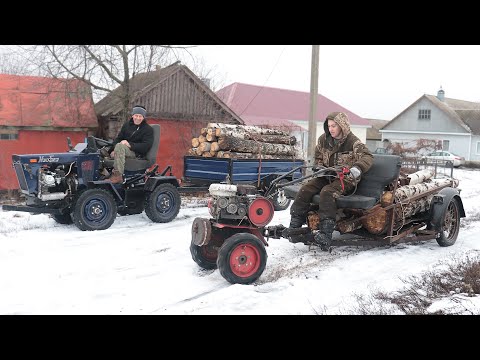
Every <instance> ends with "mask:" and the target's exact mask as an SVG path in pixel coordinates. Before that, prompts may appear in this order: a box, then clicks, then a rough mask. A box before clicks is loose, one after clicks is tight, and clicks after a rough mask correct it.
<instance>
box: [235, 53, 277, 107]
mask: <svg viewBox="0 0 480 360" xmlns="http://www.w3.org/2000/svg"><path fill="white" fill-rule="evenodd" d="M285 48H286V46H285V47H284V48H283V49H282V51H281V52H280V55H279V56H278V59H277V62H276V63H275V65H274V66H273V68H272V71H270V74H269V75H268V77H267V80H265V82H264V83H263V85H262V87H261V88H260V89H259V90H258V91H257V93H256V94H255V96H254V97H253V99H252V100H250V102H249V103H248V104H247V106H246V107H245V109H243V110H242V112H241V113H240V114H238V115H239V116H242V114H243V113H244V112H245V110H247V109H248V107H249V106H250V104H251V103H252V102H253V100H255V98H256V97H257V96H258V94H260V91H262V89H263V88H264V87H265V84H266V83H267V81H268V80H269V79H270V76H272V74H273V71H274V70H275V68H276V67H277V65H278V62H279V61H280V58H281V57H282V54H283V52H284V51H285Z"/></svg>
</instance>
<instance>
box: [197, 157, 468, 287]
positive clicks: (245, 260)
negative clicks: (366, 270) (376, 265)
mask: <svg viewBox="0 0 480 360" xmlns="http://www.w3.org/2000/svg"><path fill="white" fill-rule="evenodd" d="M299 168H306V166H304V165H302V166H300V167H299ZM299 168H296V169H292V172H294V171H298V170H299ZM400 168H401V158H400V157H399V156H396V155H378V154H375V155H374V163H373V165H372V167H371V169H370V170H369V171H368V172H366V173H365V174H364V175H363V178H362V180H361V181H360V183H359V184H358V187H357V188H356V189H355V191H354V192H353V193H352V194H348V195H344V196H340V197H339V198H338V199H337V200H336V202H337V207H338V211H337V219H336V227H335V229H336V230H337V231H338V232H339V233H340V234H354V235H358V236H356V237H354V238H353V237H351V236H350V237H349V239H347V240H345V239H342V236H340V237H335V238H334V242H333V245H334V246H335V245H392V244H397V243H401V242H410V241H421V240H431V239H435V240H436V241H437V243H438V244H439V245H440V246H451V245H453V244H454V243H455V241H456V239H457V237H458V233H459V229H460V218H462V217H465V211H464V208H463V203H462V200H461V197H460V189H458V180H456V179H453V178H438V179H434V178H432V176H433V173H432V172H431V171H428V170H422V171H419V172H417V173H414V174H410V175H408V176H406V175H401V172H400ZM347 173H348V169H347V168H336V167H330V168H321V169H320V170H318V171H315V172H313V173H312V174H310V175H306V176H303V177H301V178H299V179H293V180H291V181H287V182H284V181H282V180H284V179H285V178H288V176H289V173H286V174H284V175H283V176H280V177H278V178H276V179H274V180H273V181H272V182H271V184H270V187H269V189H267V191H265V192H264V193H263V194H261V195H260V194H259V193H258V191H256V189H255V187H253V186H248V185H231V184H212V185H211V186H210V195H211V197H212V199H211V200H210V202H209V210H210V215H211V218H209V219H206V218H196V219H195V220H194V222H193V224H192V240H191V244H190V252H191V254H192V258H193V260H194V261H195V262H196V263H197V264H198V265H199V266H200V267H202V268H204V269H215V268H218V269H219V271H220V273H221V275H222V276H223V277H224V278H225V279H226V280H227V281H229V282H230V283H239V284H250V283H252V282H254V281H255V280H257V279H258V278H259V277H260V276H261V274H262V273H263V271H264V269H265V266H266V262H267V252H266V249H265V247H266V246H268V241H269V239H270V238H273V239H279V238H282V237H283V238H286V239H288V240H289V241H290V242H292V243H298V242H301V243H304V244H306V245H311V244H314V240H313V237H314V234H315V233H316V231H318V230H317V226H318V222H319V218H318V214H317V211H316V210H317V209H318V200H319V196H318V195H316V196H314V197H313V199H312V204H311V211H310V212H309V214H308V220H307V226H305V227H302V228H299V229H290V228H286V227H285V226H283V225H281V224H280V225H274V226H268V224H269V223H270V221H271V220H272V218H273V207H272V203H271V201H270V199H271V198H272V197H273V196H275V194H276V193H278V191H282V190H283V192H284V194H285V196H286V197H287V198H289V199H294V198H295V195H296V194H297V192H298V191H299V189H300V187H301V183H302V182H303V181H304V180H307V179H310V178H312V177H319V176H328V177H338V178H340V179H341V178H342V176H344V175H345V174H347ZM233 210H235V211H233Z"/></svg>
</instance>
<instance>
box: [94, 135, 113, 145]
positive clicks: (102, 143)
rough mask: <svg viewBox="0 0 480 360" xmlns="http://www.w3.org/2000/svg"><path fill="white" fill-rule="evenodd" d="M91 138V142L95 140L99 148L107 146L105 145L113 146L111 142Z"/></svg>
mask: <svg viewBox="0 0 480 360" xmlns="http://www.w3.org/2000/svg"><path fill="white" fill-rule="evenodd" d="M92 138H93V140H95V142H96V143H97V144H98V145H99V146H107V145H112V144H113V141H109V140H104V139H100V138H97V137H95V136H92Z"/></svg>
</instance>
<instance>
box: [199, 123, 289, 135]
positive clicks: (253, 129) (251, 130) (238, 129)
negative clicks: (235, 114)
mask: <svg viewBox="0 0 480 360" xmlns="http://www.w3.org/2000/svg"><path fill="white" fill-rule="evenodd" d="M207 127H209V128H210V127H212V128H216V129H221V130H222V132H221V134H227V133H228V132H229V131H230V132H234V133H238V134H242V135H245V134H250V135H251V134H259V135H284V136H288V135H289V134H288V133H287V132H286V131H283V130H277V129H270V128H261V127H258V126H248V125H231V124H223V123H208V125H207ZM217 136H220V135H217ZM242 138H243V136H242Z"/></svg>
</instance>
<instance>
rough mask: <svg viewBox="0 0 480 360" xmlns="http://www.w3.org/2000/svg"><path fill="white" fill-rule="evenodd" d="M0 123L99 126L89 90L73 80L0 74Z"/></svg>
mask: <svg viewBox="0 0 480 360" xmlns="http://www.w3.org/2000/svg"><path fill="white" fill-rule="evenodd" d="M0 126H45V127H88V128H94V127H97V126H98V122H97V116H96V114H95V110H94V107H93V99H92V93H91V89H90V87H89V86H88V85H86V84H84V83H83V82H81V81H79V80H75V79H54V78H47V77H39V76H20V75H6V74H0Z"/></svg>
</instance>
